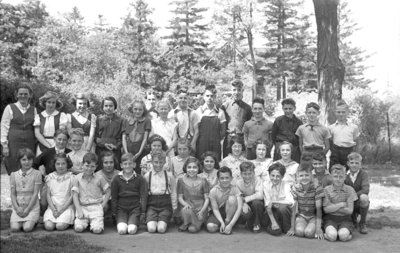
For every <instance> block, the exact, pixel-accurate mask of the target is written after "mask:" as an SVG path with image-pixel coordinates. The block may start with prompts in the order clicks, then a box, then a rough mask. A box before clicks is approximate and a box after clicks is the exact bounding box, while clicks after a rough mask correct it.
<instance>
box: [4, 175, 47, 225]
mask: <svg viewBox="0 0 400 253" xmlns="http://www.w3.org/2000/svg"><path fill="white" fill-rule="evenodd" d="M41 184H42V174H40V172H39V171H38V170H34V169H32V168H31V169H30V170H28V171H27V172H26V173H22V170H18V171H16V172H13V173H11V177H10V185H11V189H12V188H15V190H16V192H17V204H18V205H19V206H20V207H22V208H24V209H25V208H26V207H27V206H28V205H29V202H30V201H31V198H32V196H33V192H34V190H35V185H41ZM39 215H40V205H39V200H36V203H35V204H34V205H33V207H32V209H31V211H30V212H29V214H28V215H27V216H26V217H24V218H22V217H20V216H19V215H18V214H17V212H16V210H14V206H13V211H12V213H11V218H10V222H24V221H33V222H37V221H38V220H39Z"/></svg>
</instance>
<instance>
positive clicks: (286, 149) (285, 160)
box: [276, 141, 299, 185]
mask: <svg viewBox="0 0 400 253" xmlns="http://www.w3.org/2000/svg"><path fill="white" fill-rule="evenodd" d="M292 150H293V145H292V144H291V143H290V142H287V141H284V142H282V143H281V145H280V146H279V154H280V155H281V157H282V159H280V160H278V161H276V162H279V163H281V164H283V166H285V168H286V173H285V176H284V177H283V179H282V180H283V181H286V182H287V183H289V185H293V184H294V183H296V173H297V168H298V167H299V164H298V163H297V162H295V161H293V160H292Z"/></svg>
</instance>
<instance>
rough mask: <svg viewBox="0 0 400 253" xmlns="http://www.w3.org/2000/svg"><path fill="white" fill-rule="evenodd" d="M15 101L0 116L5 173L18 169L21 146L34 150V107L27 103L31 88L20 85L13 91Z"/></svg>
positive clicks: (30, 96)
mask: <svg viewBox="0 0 400 253" xmlns="http://www.w3.org/2000/svg"><path fill="white" fill-rule="evenodd" d="M15 97H16V98H17V102H16V103H13V104H9V105H7V107H6V108H5V109H4V112H3V116H2V118H1V145H2V147H3V156H4V164H5V166H6V169H7V173H8V174H9V175H10V174H11V172H14V171H17V170H18V169H19V165H18V161H17V153H18V150H19V149H21V148H29V149H31V150H35V134H34V130H33V121H34V118H35V115H36V114H37V113H36V108H35V107H33V106H32V105H30V104H29V102H30V99H31V98H32V89H31V88H30V87H29V86H27V85H20V86H18V87H17V89H16V91H15Z"/></svg>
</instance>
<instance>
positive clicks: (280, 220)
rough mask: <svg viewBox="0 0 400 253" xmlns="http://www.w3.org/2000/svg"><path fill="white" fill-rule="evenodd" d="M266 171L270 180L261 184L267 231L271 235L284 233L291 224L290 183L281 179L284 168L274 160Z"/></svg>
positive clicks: (291, 202) (291, 199) (291, 197)
mask: <svg viewBox="0 0 400 253" xmlns="http://www.w3.org/2000/svg"><path fill="white" fill-rule="evenodd" d="M268 172H269V179H270V180H267V181H265V182H264V185H263V196H264V206H265V208H266V212H265V213H264V218H265V224H266V225H267V232H268V233H269V234H271V235H280V234H281V233H284V234H286V233H287V232H288V231H289V229H290V226H291V224H290V217H291V208H292V206H293V203H294V200H293V196H292V194H291V192H290V185H289V184H288V183H287V182H286V181H282V178H283V177H284V176H285V173H286V168H285V166H284V165H283V164H281V163H279V162H276V163H273V164H272V165H271V166H270V167H269V168H268Z"/></svg>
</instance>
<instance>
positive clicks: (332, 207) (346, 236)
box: [322, 164, 358, 242]
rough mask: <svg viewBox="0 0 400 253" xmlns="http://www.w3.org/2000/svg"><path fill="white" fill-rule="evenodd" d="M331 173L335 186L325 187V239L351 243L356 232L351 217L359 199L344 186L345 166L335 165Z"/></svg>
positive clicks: (349, 188)
mask: <svg viewBox="0 0 400 253" xmlns="http://www.w3.org/2000/svg"><path fill="white" fill-rule="evenodd" d="M331 173H332V178H333V184H332V185H328V186H327V187H325V189H324V195H325V197H324V200H323V204H322V205H323V208H324V212H325V216H324V228H325V235H324V237H325V238H326V239H327V240H328V241H331V242H334V241H336V240H338V238H339V240H340V241H349V240H351V238H352V232H353V230H354V224H353V221H352V219H351V215H352V213H353V210H354V201H356V200H357V199H358V197H357V194H356V192H355V191H354V189H353V188H352V187H351V186H348V185H346V184H344V181H345V178H346V168H345V167H344V166H343V165H340V164H335V165H333V166H332V168H331Z"/></svg>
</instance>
